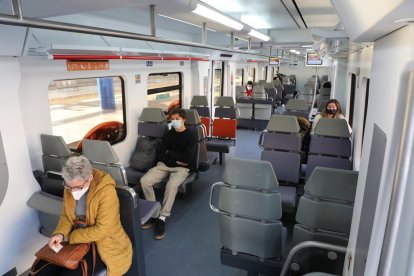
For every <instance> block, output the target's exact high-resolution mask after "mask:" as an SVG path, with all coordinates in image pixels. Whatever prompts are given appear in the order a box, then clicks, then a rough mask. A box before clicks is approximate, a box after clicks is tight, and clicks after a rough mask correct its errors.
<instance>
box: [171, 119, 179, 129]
mask: <svg viewBox="0 0 414 276" xmlns="http://www.w3.org/2000/svg"><path fill="white" fill-rule="evenodd" d="M171 124H172V126H173V128H175V129H179V128H180V127H181V119H178V120H172V121H171Z"/></svg>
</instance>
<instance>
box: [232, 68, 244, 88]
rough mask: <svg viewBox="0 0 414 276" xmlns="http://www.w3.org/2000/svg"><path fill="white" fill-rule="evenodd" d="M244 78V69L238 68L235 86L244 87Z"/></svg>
mask: <svg viewBox="0 0 414 276" xmlns="http://www.w3.org/2000/svg"><path fill="white" fill-rule="evenodd" d="M243 77H244V69H243V68H237V69H236V78H235V81H234V85H235V86H242V85H243Z"/></svg>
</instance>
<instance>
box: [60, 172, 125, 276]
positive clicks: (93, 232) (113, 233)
mask: <svg viewBox="0 0 414 276" xmlns="http://www.w3.org/2000/svg"><path fill="white" fill-rule="evenodd" d="M86 206H87V208H86V209H87V211H86V221H87V223H88V225H89V226H88V227H86V228H82V229H76V230H74V220H75V208H76V201H75V199H74V198H73V196H72V194H71V192H70V191H69V190H68V189H65V192H64V195H63V207H62V212H61V215H60V220H59V224H58V226H57V228H56V230H55V232H54V233H53V234H63V235H64V237H65V238H68V239H69V243H71V244H76V243H87V242H96V246H97V250H98V253H99V255H100V256H101V258H102V261H103V262H104V263H105V265H106V267H107V275H108V276H119V275H123V274H125V273H126V272H127V271H128V269H129V267H130V266H131V262H132V246H131V241H130V240H129V237H128V235H127V234H126V233H125V231H124V229H123V228H122V225H121V220H120V214H119V200H118V196H117V194H116V190H115V181H114V180H113V178H112V177H111V176H110V175H109V174H108V173H105V172H103V171H99V170H95V169H94V170H93V180H92V182H91V184H90V186H89V191H88V195H87V198H86Z"/></svg>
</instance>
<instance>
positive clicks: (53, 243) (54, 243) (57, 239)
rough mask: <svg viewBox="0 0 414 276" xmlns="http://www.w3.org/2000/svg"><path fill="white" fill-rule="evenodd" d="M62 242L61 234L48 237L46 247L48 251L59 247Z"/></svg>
mask: <svg viewBox="0 0 414 276" xmlns="http://www.w3.org/2000/svg"><path fill="white" fill-rule="evenodd" d="M62 241H63V235H62V234H56V235H53V236H52V237H50V239H49V242H48V245H49V247H50V249H53V247H59V246H60V243H61V242H62Z"/></svg>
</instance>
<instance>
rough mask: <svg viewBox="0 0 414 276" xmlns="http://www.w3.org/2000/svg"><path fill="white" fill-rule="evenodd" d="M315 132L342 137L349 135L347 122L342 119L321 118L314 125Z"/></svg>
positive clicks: (321, 134)
mask: <svg viewBox="0 0 414 276" xmlns="http://www.w3.org/2000/svg"><path fill="white" fill-rule="evenodd" d="M315 134H316V135H320V136H332V137H342V138H349V137H351V133H350V132H349V128H348V123H347V122H346V120H344V119H330V118H321V119H320V120H319V122H318V124H317V125H316V127H315Z"/></svg>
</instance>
